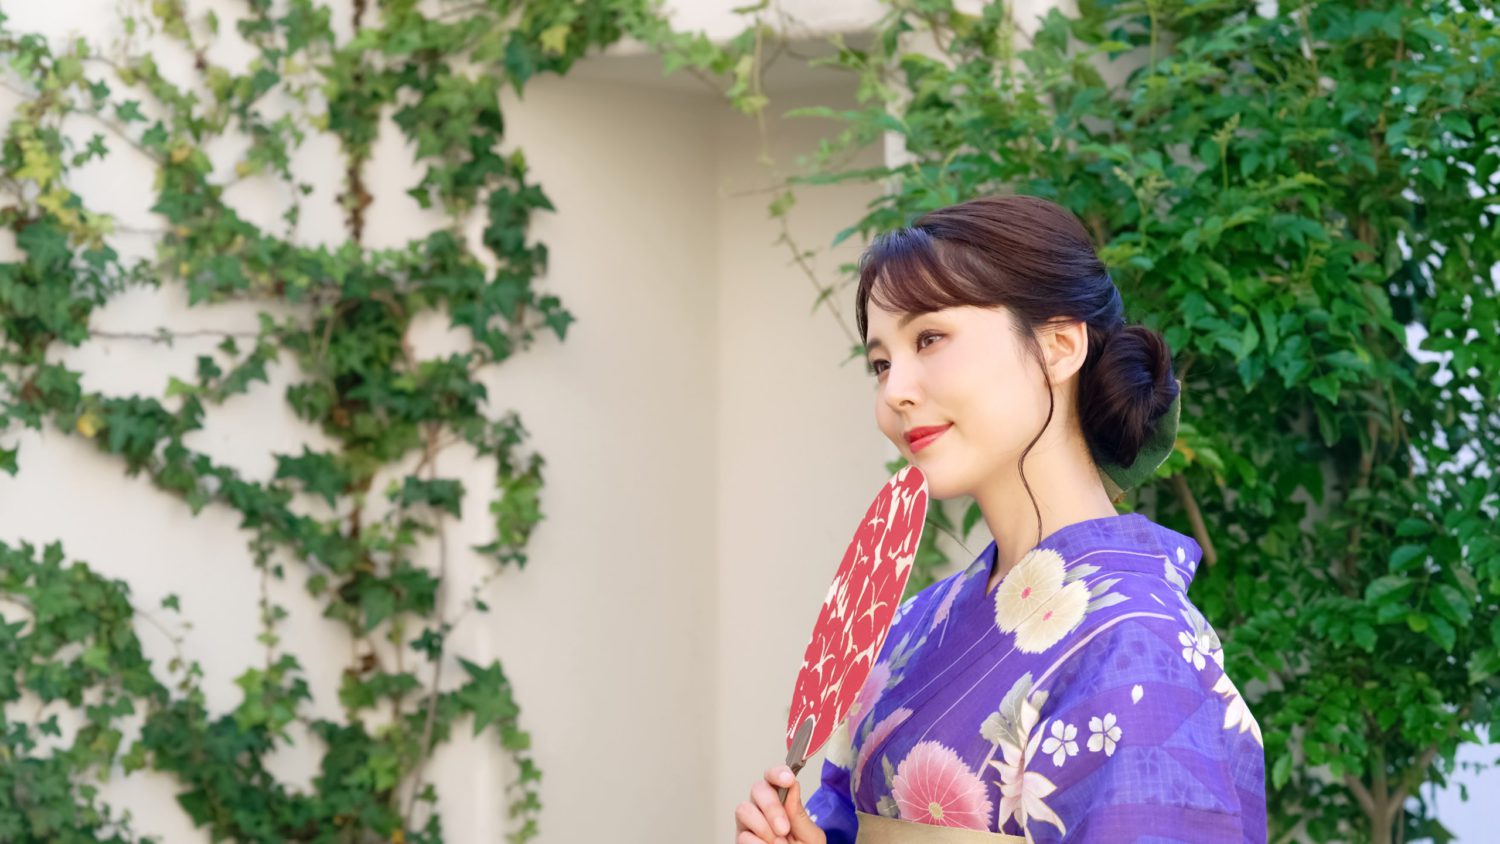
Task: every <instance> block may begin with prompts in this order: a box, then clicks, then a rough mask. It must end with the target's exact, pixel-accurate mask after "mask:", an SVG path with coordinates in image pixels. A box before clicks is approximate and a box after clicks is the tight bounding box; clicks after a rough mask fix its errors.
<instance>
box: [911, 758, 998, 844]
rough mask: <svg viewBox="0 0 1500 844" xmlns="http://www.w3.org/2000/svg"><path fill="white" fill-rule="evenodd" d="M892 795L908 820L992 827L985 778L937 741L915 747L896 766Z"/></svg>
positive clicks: (971, 826) (945, 824) (970, 826)
mask: <svg viewBox="0 0 1500 844" xmlns="http://www.w3.org/2000/svg"><path fill="white" fill-rule="evenodd" d="M891 796H892V797H893V798H895V800H896V807H897V809H898V810H899V811H900V813H901V817H902V819H904V820H909V821H915V822H917V823H925V824H931V825H933V826H956V827H960V828H962V829H989V828H990V812H991V810H992V809H993V808H994V805H993V804H992V803H990V798H989V794H988V793H986V789H985V785H984V781H983V780H981V779H980V778H979V777H977V776H975V775H974V772H973V771H970V770H969V766H968V765H966V764H964V761H963V760H962V759H960V758H958V754H957V753H956V752H954V751H953V749H952V748H949V747H947V746H945V745H943V744H942V743H940V742H935V741H921V742H917V744H916V745H915V746H914V747H912V749H911V752H909V753H907V754H906V758H905V759H902V760H901V764H900V765H898V766H897V767H896V777H895V779H894V780H893V781H892V783H891Z"/></svg>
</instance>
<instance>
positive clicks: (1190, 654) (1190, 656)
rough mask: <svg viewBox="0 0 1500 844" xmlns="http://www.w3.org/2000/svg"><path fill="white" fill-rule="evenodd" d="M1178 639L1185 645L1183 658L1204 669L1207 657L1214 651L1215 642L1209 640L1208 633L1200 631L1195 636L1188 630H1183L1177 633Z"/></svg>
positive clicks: (1200, 669)
mask: <svg viewBox="0 0 1500 844" xmlns="http://www.w3.org/2000/svg"><path fill="white" fill-rule="evenodd" d="M1177 641H1179V642H1181V643H1182V646H1183V647H1182V658H1183V659H1185V660H1187V661H1188V664H1189V665H1191V666H1193V667H1194V668H1196V669H1198V670H1199V671H1202V670H1203V666H1204V664H1205V662H1206V660H1205V657H1207V656H1209V655H1210V654H1211V653H1212V652H1213V643H1212V642H1211V641H1210V640H1209V638H1208V634H1206V633H1199V634H1198V635H1197V636H1193V635H1192V634H1190V633H1188V632H1187V631H1186V630H1181V631H1178V633H1177Z"/></svg>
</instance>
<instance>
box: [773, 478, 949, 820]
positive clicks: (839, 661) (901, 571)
mask: <svg viewBox="0 0 1500 844" xmlns="http://www.w3.org/2000/svg"><path fill="white" fill-rule="evenodd" d="M926 522H927V476H926V475H923V474H922V470H920V469H918V468H917V467H916V466H905V467H903V468H902V469H900V470H899V471H897V472H896V473H895V474H894V475H892V476H891V477H890V480H888V481H886V483H885V485H884V486H882V487H881V488H880V492H879V494H877V495H876V496H875V500H874V501H872V502H870V508H869V509H868V510H866V511H865V517H864V519H863V520H861V521H860V523H859V528H858V529H857V530H855V532H854V538H853V539H852V540H850V542H849V547H848V548H846V549H845V550H844V560H843V562H841V563H840V564H839V569H838V572H837V573H836V574H835V575H834V576H833V583H832V584H830V585H829V587H828V594H827V596H826V597H825V598H824V599H823V607H822V609H821V610H820V611H819V613H818V621H817V624H815V625H814V626H813V632H812V638H811V639H809V640H808V643H807V651H806V652H805V653H804V654H803V656H802V670H801V672H800V673H799V674H798V675H797V685H796V687H795V689H794V690H793V691H792V707H791V713H790V716H789V717H788V719H787V730H786V742H787V757H786V763H787V765H788V766H789V767H791V769H792V773H793V774H796V773H797V772H798V771H800V770H802V766H803V765H804V764H806V762H807V758H808V757H809V756H812V755H813V754H815V753H817V752H818V750H820V749H821V748H822V747H823V744H824V743H825V742H827V741H828V738H829V736H831V735H833V731H834V730H835V729H836V728H837V727H838V725H839V722H840V721H842V720H844V716H845V715H846V714H847V713H848V712H849V707H850V706H851V705H852V704H853V703H854V698H855V696H856V695H857V694H858V693H859V690H860V687H861V686H863V685H864V683H865V678H866V677H868V676H869V674H870V669H871V668H873V667H874V663H875V659H876V657H878V656H879V655H880V646H881V645H882V644H884V643H885V636H886V634H887V633H888V632H890V629H891V619H892V618H893V617H894V616H895V614H896V608H897V606H899V605H900V603H901V595H902V593H903V592H904V591H905V589H906V581H907V578H908V577H909V576H910V575H911V567H912V562H913V561H914V560H915V559H916V556H917V546H918V545H919V544H920V543H921V541H922V528H923V526H924V525H925V524H926ZM786 792H787V790H786V789H785V788H778V789H777V796H778V798H779V799H780V800H781V801H783V802H784V801H785V800H786Z"/></svg>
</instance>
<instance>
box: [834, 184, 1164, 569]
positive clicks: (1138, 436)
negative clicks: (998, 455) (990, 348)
mask: <svg viewBox="0 0 1500 844" xmlns="http://www.w3.org/2000/svg"><path fill="white" fill-rule="evenodd" d="M855 296H856V298H855V306H854V308H855V321H856V323H857V325H858V327H859V337H860V341H861V342H865V341H866V340H868V339H869V337H868V333H869V319H868V303H869V302H870V301H873V302H874V303H875V304H876V305H877V306H878V307H880V308H882V309H884V310H887V311H891V312H894V313H898V314H909V313H928V312H930V311H937V310H941V309H943V308H951V307H959V306H964V305H974V306H978V307H994V306H996V305H1001V306H1004V307H1005V308H1006V309H1007V310H1008V311H1009V312H1010V314H1011V318H1012V322H1013V324H1014V325H1015V328H1016V332H1017V334H1018V336H1019V337H1020V339H1021V342H1022V343H1023V344H1024V345H1025V346H1026V348H1028V349H1029V350H1030V351H1031V354H1032V357H1033V358H1034V359H1035V360H1036V361H1037V364H1038V366H1041V364H1042V360H1041V345H1040V343H1038V342H1037V338H1036V330H1037V328H1038V327H1039V326H1041V325H1043V324H1045V323H1046V322H1047V321H1049V320H1052V319H1054V318H1065V319H1071V320H1079V321H1082V322H1083V323H1085V324H1086V325H1087V326H1088V351H1087V354H1086V356H1085V358H1084V362H1083V368H1082V370H1081V371H1080V372H1079V380H1078V419H1079V424H1080V426H1081V427H1082V429H1083V436H1084V440H1085V442H1087V443H1088V446H1089V449H1090V451H1091V452H1092V454H1093V457H1094V460H1095V462H1096V463H1104V462H1108V461H1113V462H1117V463H1120V464H1121V465H1124V466H1129V465H1130V464H1132V463H1134V462H1135V458H1136V455H1137V454H1138V453H1139V452H1140V450H1141V446H1142V445H1143V444H1144V443H1145V442H1146V441H1147V440H1148V439H1150V438H1151V435H1152V434H1154V433H1155V431H1156V426H1157V421H1158V420H1159V419H1160V418H1161V416H1162V415H1163V414H1164V413H1165V412H1166V411H1167V409H1168V407H1169V406H1170V405H1171V404H1172V400H1173V399H1175V398H1176V397H1177V381H1176V377H1175V375H1174V374H1173V371H1172V352H1171V350H1170V349H1168V348H1167V343H1166V341H1165V340H1164V339H1162V336H1161V335H1160V334H1158V333H1157V332H1155V331H1153V330H1151V329H1149V328H1147V327H1145V326H1142V325H1126V324H1125V311H1124V305H1123V303H1122V302H1121V301H1120V291H1119V289H1118V288H1116V287H1115V283H1114V280H1113V279H1111V278H1110V276H1109V272H1108V270H1106V269H1105V267H1104V263H1103V262H1102V261H1100V260H1099V255H1098V253H1096V252H1095V251H1094V245H1093V243H1092V242H1091V241H1090V239H1089V235H1088V231H1087V230H1086V229H1085V228H1084V227H1083V224H1082V223H1081V222H1079V220H1078V218H1077V217H1076V216H1074V215H1073V213H1072V212H1070V211H1068V210H1067V209H1065V208H1063V207H1061V206H1059V205H1057V204H1055V203H1052V202H1049V201H1047V200H1045V199H1042V198H1040V197H1035V196H988V197H982V198H979V199H973V200H970V201H968V202H962V203H959V204H957V205H951V206H949V207H947V208H940V209H938V210H936V211H931V212H928V213H926V214H923V215H922V216H921V217H918V218H917V219H916V220H915V221H914V222H913V223H912V224H911V225H910V226H908V227H906V228H903V229H898V230H896V231H890V232H886V233H884V234H881V235H880V236H878V237H876V238H875V240H874V241H873V242H872V243H871V244H870V246H869V248H868V249H866V250H865V252H864V254H863V255H861V256H860V260H859V289H858V292H857V293H856V294H855ZM1042 376H1043V378H1045V379H1046V382H1047V394H1048V402H1047V421H1046V422H1044V423H1043V424H1042V430H1041V431H1038V432H1037V435H1036V436H1035V437H1033V438H1032V440H1031V442H1030V443H1028V444H1027V445H1026V448H1025V450H1023V451H1022V452H1021V459H1020V461H1019V462H1020V469H1021V482H1022V483H1023V484H1025V486H1026V494H1027V495H1031V484H1029V483H1027V482H1026V468H1025V462H1026V455H1027V454H1028V453H1029V452H1030V451H1031V448H1032V446H1034V445H1036V443H1037V440H1040V439H1041V437H1042V432H1043V431H1046V430H1047V425H1049V424H1051V423H1052V412H1053V410H1054V408H1053V401H1052V398H1051V395H1052V379H1051V377H1050V376H1049V375H1048V374H1047V370H1046V367H1045V366H1042ZM1031 506H1032V508H1033V509H1035V510H1036V517H1037V532H1038V534H1040V532H1041V524H1042V512H1041V509H1040V508H1039V507H1037V504H1036V497H1035V496H1031ZM1037 541H1038V542H1040V541H1041V537H1040V535H1039V536H1038V537H1037Z"/></svg>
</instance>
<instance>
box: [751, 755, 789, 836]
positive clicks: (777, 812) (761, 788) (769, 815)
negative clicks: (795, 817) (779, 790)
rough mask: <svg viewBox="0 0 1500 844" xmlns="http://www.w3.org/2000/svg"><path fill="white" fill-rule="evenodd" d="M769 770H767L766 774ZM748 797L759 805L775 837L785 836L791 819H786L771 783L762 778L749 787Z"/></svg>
mask: <svg viewBox="0 0 1500 844" xmlns="http://www.w3.org/2000/svg"><path fill="white" fill-rule="evenodd" d="M770 775H771V772H770V771H767V772H766V776H770ZM750 799H751V800H753V801H754V802H755V805H756V806H759V807H760V812H761V814H763V815H765V816H766V822H767V823H769V824H770V825H771V831H772V832H773V833H775V834H776V837H777V838H785V837H786V836H787V834H788V833H790V832H791V831H792V824H791V821H789V820H787V817H786V809H784V808H782V805H781V801H780V800H777V799H776V789H774V788H772V787H771V784H770V783H768V782H766V781H764V780H762V781H761V782H758V783H756V784H755V785H754V786H752V787H751V788H750Z"/></svg>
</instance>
